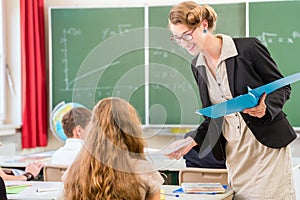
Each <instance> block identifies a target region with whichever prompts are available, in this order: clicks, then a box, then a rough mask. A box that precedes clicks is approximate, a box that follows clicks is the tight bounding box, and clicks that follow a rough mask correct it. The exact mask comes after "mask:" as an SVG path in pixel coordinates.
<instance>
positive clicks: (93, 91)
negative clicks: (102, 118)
mask: <svg viewBox="0 0 300 200" xmlns="http://www.w3.org/2000/svg"><path fill="white" fill-rule="evenodd" d="M130 28H131V24H119V25H117V26H116V28H115V29H114V30H113V29H109V28H103V29H102V32H101V33H99V43H101V41H104V40H105V39H107V38H110V37H112V36H114V35H117V34H119V35H122V34H123V33H125V32H128V31H129V29H130ZM74 37H75V38H76V37H78V38H79V37H86V35H85V36H84V32H83V30H82V29H81V28H78V27H64V28H63V29H62V30H61V37H60V45H61V50H60V53H61V65H62V71H63V75H64V76H63V82H64V84H62V85H61V86H60V88H58V90H59V91H61V92H74V91H76V94H75V95H76V97H79V96H81V95H83V96H89V97H93V96H94V95H96V96H97V97H99V98H102V97H106V96H112V93H113V95H115V96H120V95H121V91H122V90H130V91H135V90H137V89H138V88H139V87H140V85H135V84H134V83H130V84H129V85H122V86H120V85H112V86H101V85H100V86H99V85H98V86H96V87H90V88H88V87H82V88H81V87H76V88H75V89H74V84H75V82H76V81H78V80H80V79H89V76H94V75H95V74H96V73H99V72H100V71H101V72H103V71H105V70H106V69H107V68H108V67H114V66H118V65H120V64H121V62H120V60H115V61H114V62H112V63H110V64H109V65H105V66H97V67H95V68H94V69H93V70H91V71H89V72H87V73H83V74H80V76H76V77H74V75H70V72H71V71H73V70H71V67H74V66H70V60H72V59H73V57H72V56H71V55H69V53H68V52H69V50H68V49H69V48H71V47H69V41H70V40H71V39H74ZM178 48H179V51H181V53H182V54H187V52H186V51H184V49H182V48H180V47H178ZM175 52H177V54H178V49H170V50H168V51H167V50H166V49H164V48H163V47H161V48H156V49H152V50H151V51H150V53H151V54H152V55H153V57H152V58H153V59H154V60H155V59H169V56H170V54H173V56H174V55H176V53H175ZM150 62H151V61H150ZM186 65H187V66H189V62H188V61H187V63H186ZM170 67H172V66H170ZM181 77H182V74H180V72H178V71H176V70H174V71H172V73H170V72H164V73H152V76H151V80H154V81H153V82H159V81H155V80H160V83H159V84H157V83H151V90H162V89H163V88H164V89H165V88H167V89H170V90H171V91H177V92H186V91H190V90H193V89H192V86H191V84H190V83H189V81H188V80H187V81H182V82H176V81H175V82H174V81H170V80H178V79H180V78H181ZM162 81H163V84H162V83H161V82H162ZM144 85H146V83H144ZM78 95H79V96H78Z"/></svg>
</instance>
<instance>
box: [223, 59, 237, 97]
mask: <svg viewBox="0 0 300 200" xmlns="http://www.w3.org/2000/svg"><path fill="white" fill-rule="evenodd" d="M225 62H226V69H227V77H228V82H229V87H230V91H231V94H232V96H233V97H235V92H234V67H235V60H234V57H231V58H228V59H226V61H225Z"/></svg>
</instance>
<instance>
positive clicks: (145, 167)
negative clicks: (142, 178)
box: [132, 159, 157, 173]
mask: <svg viewBox="0 0 300 200" xmlns="http://www.w3.org/2000/svg"><path fill="white" fill-rule="evenodd" d="M132 163H133V166H134V168H135V170H136V171H137V172H138V173H139V172H141V173H147V172H154V171H157V169H156V168H155V166H154V164H153V163H152V162H151V161H149V160H143V159H133V160H132Z"/></svg>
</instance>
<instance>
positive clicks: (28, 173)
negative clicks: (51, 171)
mask: <svg viewBox="0 0 300 200" xmlns="http://www.w3.org/2000/svg"><path fill="white" fill-rule="evenodd" d="M43 166H44V165H43V164H42V163H30V164H28V165H27V166H26V168H25V173H24V174H22V175H19V176H14V175H8V174H6V173H5V172H4V171H3V170H2V169H1V168H0V176H1V177H2V179H3V180H5V181H8V180H13V181H27V180H32V179H33V178H34V177H36V176H37V175H38V174H39V173H40V171H41V169H42V168H43Z"/></svg>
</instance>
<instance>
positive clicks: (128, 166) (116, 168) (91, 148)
mask: <svg viewBox="0 0 300 200" xmlns="http://www.w3.org/2000/svg"><path fill="white" fill-rule="evenodd" d="M88 131H89V133H88V134H87V138H86V141H85V147H84V148H82V149H81V151H80V153H79V155H78V156H77V159H76V160H75V161H74V163H73V165H72V166H71V167H70V168H69V171H68V175H67V177H66V179H65V182H64V198H65V199H66V200H90V199H99V200H100V199H103V200H112V199H118V200H122V199H124V200H125V199H133V200H140V199H144V198H145V197H141V192H140V191H139V188H140V187H139V182H140V181H139V179H138V177H137V176H136V174H135V173H134V170H133V169H132V163H131V162H132V158H136V159H145V154H144V147H145V142H144V140H143V138H142V129H141V123H140V119H139V116H138V114H137V112H136V111H135V109H134V108H133V107H132V106H131V105H130V104H129V103H128V102H126V101H125V100H122V99H120V98H105V99H103V100H101V101H99V102H98V104H97V105H96V106H95V107H94V109H93V115H92V119H91V122H90V124H89V127H88Z"/></svg>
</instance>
